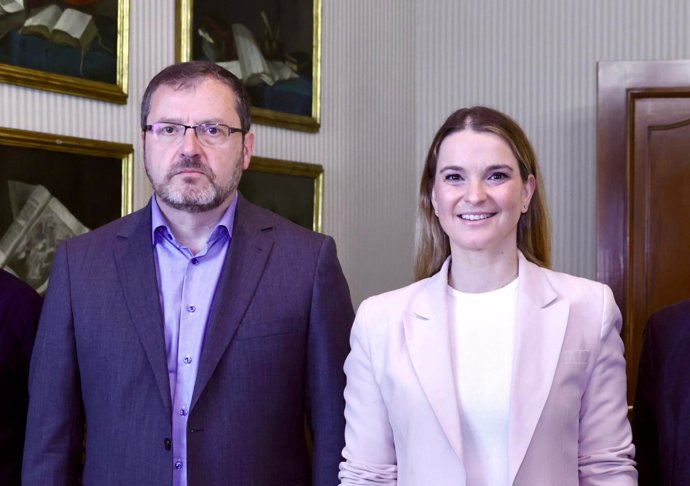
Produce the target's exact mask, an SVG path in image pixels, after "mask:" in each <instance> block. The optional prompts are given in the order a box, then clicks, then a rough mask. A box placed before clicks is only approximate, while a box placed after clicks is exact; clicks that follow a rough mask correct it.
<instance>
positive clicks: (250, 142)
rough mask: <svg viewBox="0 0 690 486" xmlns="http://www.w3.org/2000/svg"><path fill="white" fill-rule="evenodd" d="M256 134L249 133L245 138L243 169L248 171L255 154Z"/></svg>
mask: <svg viewBox="0 0 690 486" xmlns="http://www.w3.org/2000/svg"><path fill="white" fill-rule="evenodd" d="M254 139H255V135H254V132H249V133H247V134H246V135H245V136H244V147H242V151H243V153H242V168H243V169H244V170H247V169H248V168H249V162H250V160H251V158H252V154H253V153H254Z"/></svg>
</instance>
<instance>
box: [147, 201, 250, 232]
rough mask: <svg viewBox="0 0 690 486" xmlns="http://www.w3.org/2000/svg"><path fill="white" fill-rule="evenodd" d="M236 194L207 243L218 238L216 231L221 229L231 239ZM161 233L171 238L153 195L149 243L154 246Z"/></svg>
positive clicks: (168, 227) (168, 228)
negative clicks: (157, 234) (157, 235)
mask: <svg viewBox="0 0 690 486" xmlns="http://www.w3.org/2000/svg"><path fill="white" fill-rule="evenodd" d="M237 194H238V193H237V191H235V197H233V199H232V202H231V203H230V205H229V206H228V208H227V209H226V210H225V212H224V213H223V215H222V216H221V217H220V219H219V220H218V223H216V226H215V227H214V228H213V231H211V234H210V236H209V237H208V240H209V241H212V240H213V239H215V238H217V237H218V231H219V229H221V228H222V229H225V230H227V234H228V236H229V237H230V238H232V230H233V227H234V225H235V212H236V210H237ZM161 231H163V232H164V233H165V234H170V235H171V236H173V235H172V231H170V226H169V225H168V221H167V219H165V215H164V214H163V211H161V208H160V206H159V205H158V201H157V200H156V195H155V194H154V195H153V196H152V197H151V241H152V242H153V244H154V245H155V244H156V233H160V232H161Z"/></svg>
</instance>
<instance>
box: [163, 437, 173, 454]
mask: <svg viewBox="0 0 690 486" xmlns="http://www.w3.org/2000/svg"><path fill="white" fill-rule="evenodd" d="M163 445H164V446H165V450H166V451H169V450H170V449H172V441H171V440H170V439H168V438H166V439H165V440H164V441H163Z"/></svg>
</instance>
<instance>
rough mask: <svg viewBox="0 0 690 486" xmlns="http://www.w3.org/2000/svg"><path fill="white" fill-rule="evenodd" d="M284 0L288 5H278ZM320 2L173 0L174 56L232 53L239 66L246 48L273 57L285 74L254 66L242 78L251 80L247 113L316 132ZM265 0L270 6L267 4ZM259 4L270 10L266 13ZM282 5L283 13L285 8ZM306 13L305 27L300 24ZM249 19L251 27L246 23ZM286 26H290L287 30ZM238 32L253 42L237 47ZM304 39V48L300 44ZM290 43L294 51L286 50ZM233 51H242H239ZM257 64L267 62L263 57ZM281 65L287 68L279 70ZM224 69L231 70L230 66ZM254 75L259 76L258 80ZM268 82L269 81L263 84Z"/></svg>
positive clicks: (228, 56) (227, 58)
mask: <svg viewBox="0 0 690 486" xmlns="http://www.w3.org/2000/svg"><path fill="white" fill-rule="evenodd" d="M284 2H285V5H288V6H289V8H284V9H282V10H281V5H282V4H283V3H284ZM321 2H322V0H267V1H265V2H263V3H262V4H261V5H263V6H257V3H256V2H246V1H242V0H229V1H228V0H226V1H221V0H176V7H177V20H176V34H177V35H176V37H177V42H176V59H177V60H178V61H180V62H183V61H190V60H199V59H208V60H212V61H215V62H219V63H220V64H222V65H224V66H225V67H228V66H229V65H230V64H232V62H231V61H233V60H234V59H235V58H236V59H238V60H237V61H236V62H237V64H235V66H240V63H241V62H242V61H243V59H245V58H246V59H249V58H250V57H251V56H250V54H251V55H252V56H254V55H255V56H258V59H259V60H260V59H263V60H264V61H266V59H269V61H270V62H277V63H278V64H272V65H275V66H278V67H279V69H278V70H279V71H280V72H281V73H287V74H280V75H275V76H274V75H273V74H271V73H276V72H277V71H276V70H275V69H273V68H272V70H268V69H267V68H266V69H267V70H263V71H260V72H259V71H256V70H255V71H253V75H252V76H251V80H250V82H249V83H247V82H245V86H247V85H248V84H252V86H248V91H249V94H250V98H251V100H252V119H253V120H254V121H255V122H256V123H260V124H264V125H271V126H276V127H281V128H288V129H293V130H301V131H305V132H318V131H319V128H320V123H321V119H320V117H321V101H320V100H321ZM266 5H269V6H271V7H273V8H271V9H269V8H267V7H266ZM263 8H266V10H269V11H270V12H269V13H266V10H262V9H263ZM286 10H287V11H289V13H287V14H286ZM271 12H278V13H273V14H272V13H271ZM281 12H282V13H281ZM295 12H301V14H296V13H295ZM286 15H300V18H301V19H303V21H302V22H297V21H293V22H288V21H284V22H282V23H281V21H282V20H283V19H282V17H281V16H283V17H284V16H286ZM307 17H309V19H310V22H311V25H310V27H311V28H310V29H308V28H304V29H300V26H303V24H304V23H306V21H304V19H306V18H307ZM237 19H241V20H242V21H243V22H239V21H238V20H237ZM244 19H250V20H251V21H252V22H254V23H253V24H251V23H249V21H247V22H245V21H244ZM202 22H203V24H202ZM234 22H237V23H234ZM245 23H247V24H248V26H247V28H246V29H245V30H243V31H242V32H237V31H235V27H234V26H235V25H237V24H241V25H245ZM252 25H255V27H254V28H252V27H251V26H252ZM257 26H258V27H257ZM292 26H296V27H294V28H293V27H292ZM281 27H283V29H282V31H281ZM290 28H291V29H293V30H289V29H290ZM202 29H203V32H204V34H203V36H202V34H201V31H202ZM309 30H311V32H308V31H309ZM259 31H261V32H263V37H259V36H258V32H259ZM285 31H288V34H285ZM281 32H282V34H281ZM238 36H241V38H242V39H243V40H242V41H241V44H242V45H245V44H250V45H251V46H254V47H250V48H247V49H245V48H241V47H240V48H238V47H237V46H238V43H237V42H236V39H237V38H238ZM257 37H258V39H259V40H258V41H257V40H256V39H257ZM247 39H251V40H252V41H251V42H250V41H247ZM309 39H310V40H311V46H310V48H308V47H307V46H306V44H307V41H308V40H309ZM292 45H294V47H293V48H292V49H294V52H293V51H292V50H291V46H292ZM209 46H215V47H209ZM219 46H223V47H222V48H221V47H219ZM226 46H230V47H226ZM297 46H299V47H297ZM305 48H306V49H307V50H308V49H310V50H311V53H310V54H311V55H308V54H309V53H307V52H306V51H305ZM257 52H258V54H255V53H257ZM238 53H243V55H242V57H240V54H238ZM211 57H214V58H215V59H211ZM272 60H275V61H272ZM249 64H250V63H249V62H248V61H247V62H245V63H244V65H245V66H247V65H249ZM259 64H261V62H259ZM262 65H263V66H264V67H266V66H267V65H266V63H263V64H262ZM286 66H287V67H289V68H290V69H291V70H292V71H289V70H288V71H285V67H286ZM293 68H294V69H293ZM237 69H239V67H238V68H237ZM230 70H231V71H236V69H233V68H230ZM240 70H241V69H240ZM283 75H284V76H293V77H292V78H290V79H286V80H278V81H276V78H280V76H283ZM259 79H261V80H263V81H261V82H259V81H258V80H259ZM255 82H256V84H254V83H255ZM271 82H273V83H274V84H270V85H269V84H268V83H271ZM309 91H310V93H309Z"/></svg>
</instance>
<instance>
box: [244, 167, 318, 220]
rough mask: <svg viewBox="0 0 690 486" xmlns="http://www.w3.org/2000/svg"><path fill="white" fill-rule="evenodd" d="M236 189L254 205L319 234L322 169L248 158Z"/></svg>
mask: <svg viewBox="0 0 690 486" xmlns="http://www.w3.org/2000/svg"><path fill="white" fill-rule="evenodd" d="M239 190H240V192H241V193H242V195H243V196H244V197H246V198H247V199H248V200H250V201H251V202H253V203H254V204H256V205H258V206H261V207H263V208H266V209H268V210H270V211H273V212H274V213H277V214H279V215H281V216H283V217H284V218H287V219H289V220H290V221H292V222H293V223H297V224H299V225H300V226H304V227H305V228H308V229H310V230H314V231H321V215H322V202H323V167H321V166H320V165H317V164H305V163H302V162H288V161H287V160H277V159H267V158H264V157H252V160H251V163H250V164H249V169H248V170H246V171H245V172H244V174H243V175H242V179H241V180H240V186H239Z"/></svg>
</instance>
